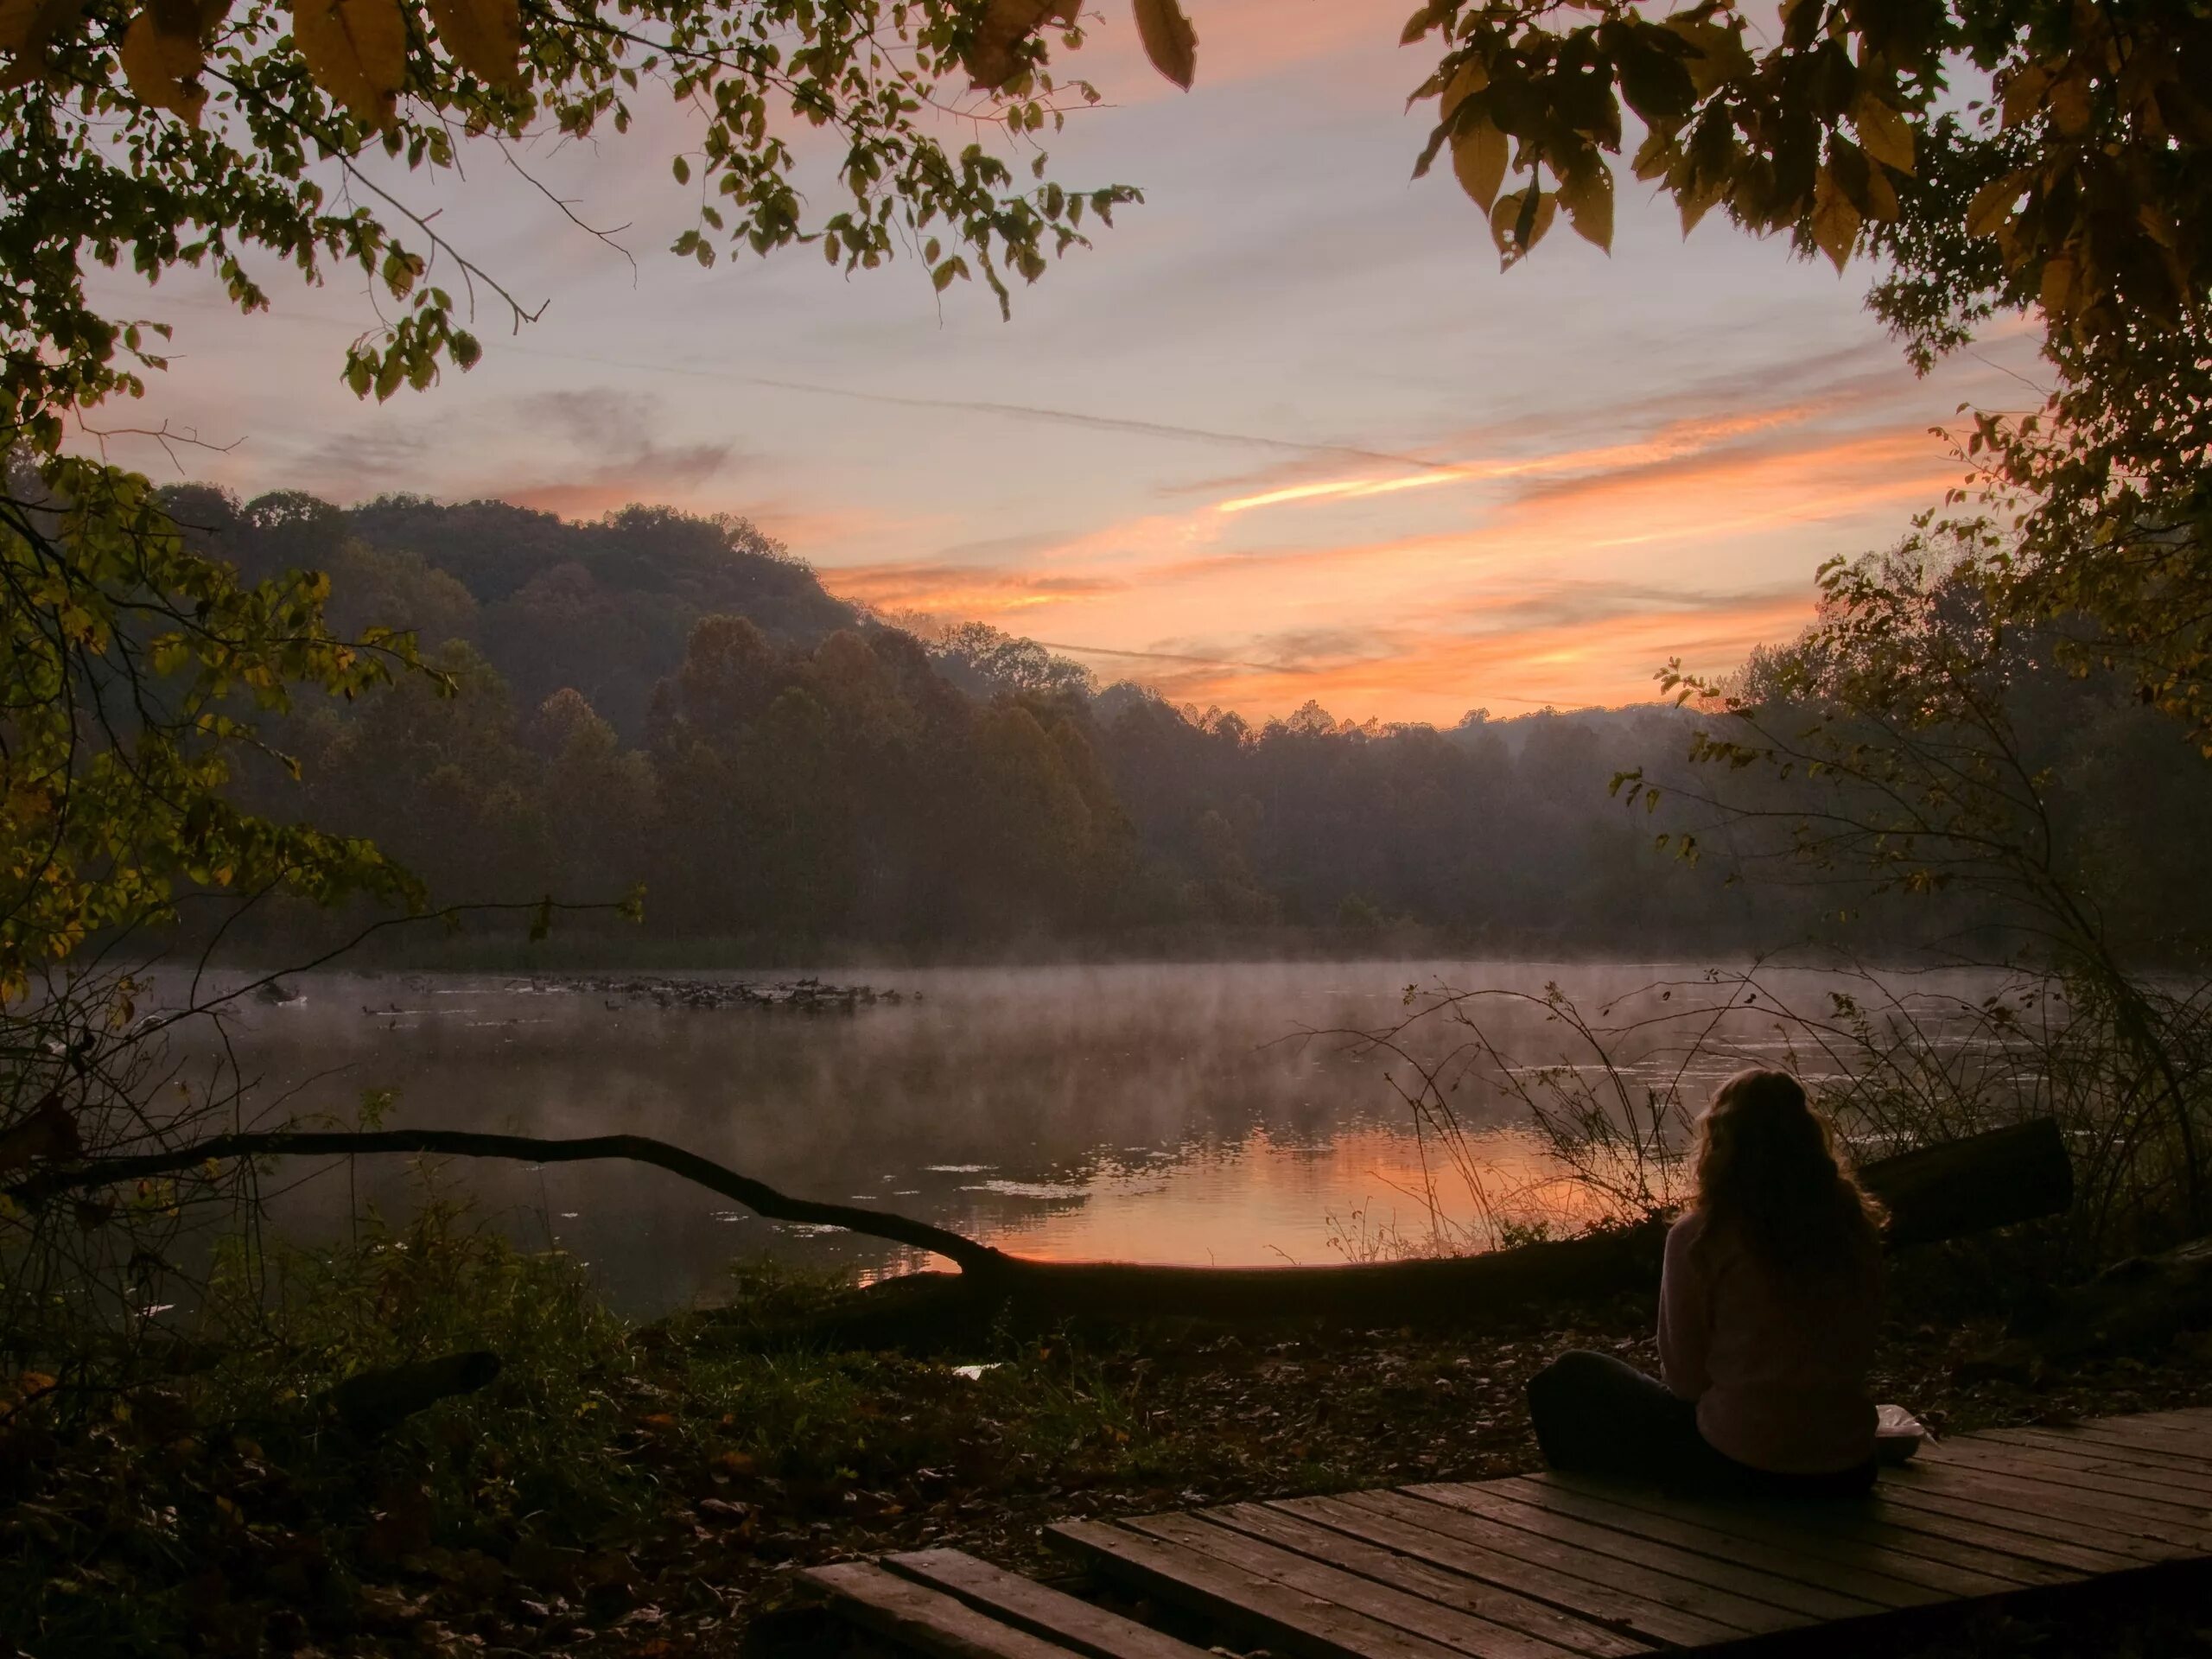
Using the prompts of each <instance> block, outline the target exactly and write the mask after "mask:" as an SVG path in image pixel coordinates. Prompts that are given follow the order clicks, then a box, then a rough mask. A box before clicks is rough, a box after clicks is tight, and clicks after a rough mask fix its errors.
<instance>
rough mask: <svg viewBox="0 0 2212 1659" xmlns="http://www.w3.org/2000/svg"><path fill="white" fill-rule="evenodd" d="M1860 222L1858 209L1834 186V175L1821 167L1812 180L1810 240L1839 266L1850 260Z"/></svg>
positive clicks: (1841, 267) (1842, 266)
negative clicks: (1817, 174) (1811, 234)
mask: <svg viewBox="0 0 2212 1659" xmlns="http://www.w3.org/2000/svg"><path fill="white" fill-rule="evenodd" d="M1859 223H1860V219H1859V210H1858V209H1857V208H1856V207H1853V206H1852V205H1851V201H1850V199H1849V198H1848V197H1847V196H1846V195H1845V194H1843V192H1842V190H1841V189H1840V188H1838V187H1837V184H1836V181H1835V178H1834V175H1833V174H1831V173H1830V172H1829V171H1828V170H1827V168H1821V171H1820V175H1819V176H1818V177H1817V178H1816V179H1815V181H1814V184H1813V222H1812V230H1813V242H1814V245H1815V246H1816V247H1818V248H1819V249H1820V251H1821V252H1822V253H1825V254H1826V255H1827V257H1829V258H1830V259H1831V260H1833V261H1834V264H1835V268H1836V269H1837V270H1842V269H1843V268H1844V266H1845V265H1846V264H1847V263H1849V261H1850V258H1851V250H1852V248H1853V246H1854V245H1856V244H1857V243H1858V240H1859Z"/></svg>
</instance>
